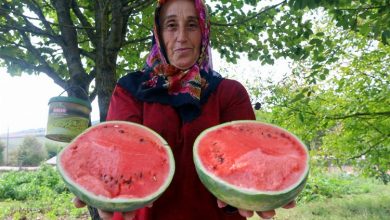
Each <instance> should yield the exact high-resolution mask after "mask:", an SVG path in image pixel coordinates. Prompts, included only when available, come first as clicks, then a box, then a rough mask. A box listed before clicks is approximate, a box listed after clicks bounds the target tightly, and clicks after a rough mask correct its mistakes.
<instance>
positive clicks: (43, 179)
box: [0, 165, 68, 201]
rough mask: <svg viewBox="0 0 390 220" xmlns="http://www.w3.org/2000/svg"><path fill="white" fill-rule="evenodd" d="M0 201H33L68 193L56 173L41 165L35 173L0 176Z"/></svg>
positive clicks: (15, 172)
mask: <svg viewBox="0 0 390 220" xmlns="http://www.w3.org/2000/svg"><path fill="white" fill-rule="evenodd" d="M0 183H1V184H0V199H2V200H4V199H12V200H19V201H23V200H28V199H30V200H34V199H39V198H41V197H43V196H53V197H55V196H56V195H57V194H61V193H65V192H68V191H67V189H66V187H65V184H64V183H63V181H62V179H61V177H60V176H59V174H58V173H57V171H56V170H55V169H54V168H53V167H51V166H49V165H42V166H41V167H40V169H39V170H38V171H36V172H31V171H12V172H8V173H3V174H1V176H0Z"/></svg>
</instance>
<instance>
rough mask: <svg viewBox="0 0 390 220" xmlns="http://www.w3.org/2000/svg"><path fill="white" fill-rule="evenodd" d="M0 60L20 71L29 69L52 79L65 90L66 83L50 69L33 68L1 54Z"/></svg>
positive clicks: (23, 61) (41, 66) (19, 60)
mask: <svg viewBox="0 0 390 220" xmlns="http://www.w3.org/2000/svg"><path fill="white" fill-rule="evenodd" d="M0 58H1V59H3V60H6V61H8V62H12V63H15V64H16V65H18V66H19V67H20V68H21V69H24V70H27V69H29V70H34V71H36V72H38V73H45V74H46V75H48V76H49V77H50V78H51V79H53V80H54V82H55V83H56V84H57V85H59V86H61V87H62V88H66V82H65V81H64V80H63V79H61V78H60V77H59V76H58V75H57V73H56V72H53V70H52V69H51V68H47V67H46V66H43V65H40V66H35V65H33V64H31V63H28V62H26V61H25V60H21V59H18V58H15V57H14V56H8V55H5V54H1V53H0Z"/></svg>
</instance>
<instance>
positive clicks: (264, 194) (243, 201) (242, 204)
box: [193, 120, 309, 211]
mask: <svg viewBox="0 0 390 220" xmlns="http://www.w3.org/2000/svg"><path fill="white" fill-rule="evenodd" d="M243 123H256V124H259V123H261V124H264V125H266V126H271V127H274V128H276V129H279V130H281V131H284V132H286V133H288V134H290V135H292V136H293V137H294V138H296V140H298V141H299V143H300V144H301V146H303V147H304V150H305V152H306V156H307V161H306V167H305V170H304V172H303V173H302V175H301V177H300V178H299V180H298V181H297V182H296V183H295V184H293V185H292V186H290V187H289V188H287V189H285V190H281V191H258V190H254V189H253V190H251V189H245V188H239V187H237V186H235V185H232V184H230V183H228V182H226V181H225V180H223V179H221V178H219V177H217V176H216V175H214V174H213V173H211V172H209V171H207V169H206V168H205V167H204V166H203V164H202V162H201V161H200V158H199V156H198V154H197V152H198V146H199V142H200V140H201V139H202V137H203V136H204V135H206V134H207V133H208V132H210V131H213V130H216V129H219V128H221V127H225V126H230V125H234V124H243ZM193 159H194V163H195V168H196V171H197V173H198V176H199V179H200V180H201V182H202V183H203V185H204V186H205V187H206V188H207V189H208V190H209V191H210V192H211V193H212V194H213V195H214V196H215V197H216V198H218V199H219V200H221V201H223V202H225V203H227V204H229V205H231V206H234V207H236V208H240V209H244V210H253V211H268V210H273V209H276V208H279V207H282V206H284V205H286V204H288V203H289V202H291V201H292V200H294V199H295V198H296V196H297V195H298V194H299V193H300V192H301V191H302V190H303V188H304V186H305V184H306V181H307V178H308V175H309V152H308V149H307V147H306V146H305V145H304V144H303V143H302V141H300V139H299V138H297V137H296V136H295V135H294V134H292V133H290V132H289V131H287V130H285V129H283V128H281V127H278V126H275V125H272V124H268V123H263V122H259V121H254V120H253V121H251V120H239V121H232V122H226V123H223V124H220V125H217V126H214V127H211V128H208V129H206V130H204V131H203V132H202V133H201V134H200V135H199V136H198V137H197V139H196V140H195V143H194V148H193Z"/></svg>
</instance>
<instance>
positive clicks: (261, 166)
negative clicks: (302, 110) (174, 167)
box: [193, 121, 309, 211]
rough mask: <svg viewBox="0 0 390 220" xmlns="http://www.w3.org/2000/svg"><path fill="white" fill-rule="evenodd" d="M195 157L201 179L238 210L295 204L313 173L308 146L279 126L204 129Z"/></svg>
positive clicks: (255, 124) (232, 124) (248, 123)
mask: <svg viewBox="0 0 390 220" xmlns="http://www.w3.org/2000/svg"><path fill="white" fill-rule="evenodd" d="M193 156H194V162H195V167H196V170H197V172H198V175H199V178H200V180H201V181H202V183H203V184H204V185H205V186H206V188H207V189H208V190H209V191H210V192H211V193H213V194H214V195H215V196H216V197H217V198H219V199H220V200H222V201H224V202H226V203H227V204H230V205H232V206H234V207H237V208H241V209H246V210H256V211H267V210H272V209H275V208H278V207H281V206H283V205H285V204H287V203H289V202H290V201H292V200H293V199H294V198H295V197H296V196H297V195H298V194H299V192H301V190H302V189H303V187H304V185H305V182H306V179H307V176H308V173H309V154H308V150H307V148H306V147H305V145H304V144H303V143H302V142H301V141H300V140H299V139H298V138H297V137H295V136H294V135H293V134H291V133H290V132H288V131H286V130H285V129H282V128H280V127H277V126H274V125H271V124H266V123H261V122H258V121H234V122H229V123H225V124H222V125H218V126H215V127H212V128H209V129H207V130H205V131H203V132H202V133H201V134H200V135H199V136H198V138H197V139H196V141H195V144H194V149H193Z"/></svg>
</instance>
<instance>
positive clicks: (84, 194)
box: [57, 121, 175, 212]
mask: <svg viewBox="0 0 390 220" xmlns="http://www.w3.org/2000/svg"><path fill="white" fill-rule="evenodd" d="M113 123H116V124H131V125H133V126H137V127H140V128H143V129H146V130H147V131H149V132H150V133H153V134H154V135H155V136H156V137H158V138H159V139H160V140H161V143H162V146H163V147H164V148H165V149H166V152H167V154H168V157H169V165H170V170H169V174H168V176H167V178H166V181H165V182H164V184H163V185H161V187H160V188H159V190H157V191H156V192H154V193H153V194H151V195H149V196H147V197H144V198H133V199H130V198H107V197H104V196H101V195H95V194H93V193H91V192H89V191H88V190H87V189H85V188H84V187H82V186H80V185H78V184H77V183H76V182H74V181H73V180H72V179H71V178H70V177H69V175H68V174H67V172H66V171H65V170H64V169H63V167H62V166H61V162H60V160H61V155H62V154H63V152H64V151H65V150H66V147H65V148H64V149H62V150H61V152H60V153H59V154H58V156H57V169H58V171H59V173H60V175H61V177H62V179H63V180H64V182H65V184H66V186H67V187H68V189H69V190H70V191H71V192H72V193H73V194H75V195H76V196H77V197H78V198H79V199H80V200H81V201H83V202H84V203H86V204H88V205H89V206H92V207H95V208H98V209H101V210H104V211H112V212H113V211H117V212H128V211H133V210H136V209H139V208H142V207H145V206H147V205H149V204H151V203H153V202H154V201H155V200H157V199H158V198H159V197H160V196H161V195H162V194H163V192H164V191H165V190H166V189H167V188H168V186H169V184H170V183H171V181H172V179H173V175H174V173H175V161H174V157H173V154H172V151H171V149H170V147H169V145H168V143H167V142H166V141H165V140H164V139H163V138H162V137H161V136H160V135H159V134H158V133H156V132H155V131H153V130H152V129H150V128H147V127H145V126H143V125H140V124H136V123H132V122H127V121H107V122H102V123H100V124H98V125H95V126H93V127H90V128H88V129H86V130H85V131H84V132H83V133H81V134H80V135H78V136H77V137H79V136H81V135H83V134H84V133H86V132H88V131H89V130H90V129H93V128H95V127H96V126H104V125H105V124H113ZM77 137H76V138H75V139H74V140H73V141H75V140H77ZM73 141H72V142H71V143H70V144H69V145H71V144H72V143H73Z"/></svg>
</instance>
